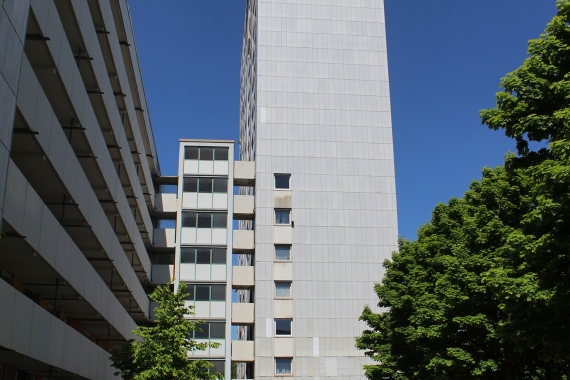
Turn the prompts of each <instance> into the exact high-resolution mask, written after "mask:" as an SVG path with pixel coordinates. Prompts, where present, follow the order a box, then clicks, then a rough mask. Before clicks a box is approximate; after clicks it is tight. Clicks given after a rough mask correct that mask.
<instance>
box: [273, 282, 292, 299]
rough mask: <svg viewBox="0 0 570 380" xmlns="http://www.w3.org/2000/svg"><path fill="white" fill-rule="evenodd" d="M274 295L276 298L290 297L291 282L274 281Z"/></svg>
mask: <svg viewBox="0 0 570 380" xmlns="http://www.w3.org/2000/svg"><path fill="white" fill-rule="evenodd" d="M275 297H277V298H291V283H290V282H276V283H275Z"/></svg>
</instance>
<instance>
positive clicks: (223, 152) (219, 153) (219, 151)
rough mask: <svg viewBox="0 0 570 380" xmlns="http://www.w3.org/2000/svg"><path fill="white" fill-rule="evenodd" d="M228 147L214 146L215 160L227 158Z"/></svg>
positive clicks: (225, 159)
mask: <svg viewBox="0 0 570 380" xmlns="http://www.w3.org/2000/svg"><path fill="white" fill-rule="evenodd" d="M228 151H229V149H228V148H216V158H215V160H216V161H227V160H228Z"/></svg>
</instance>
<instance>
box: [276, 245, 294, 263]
mask: <svg viewBox="0 0 570 380" xmlns="http://www.w3.org/2000/svg"><path fill="white" fill-rule="evenodd" d="M277 247H287V248H289V259H288V260H278V259H277ZM273 250H274V252H275V255H274V256H273V261H274V262H276V263H290V262H291V261H293V246H292V245H287V244H275V245H274V249H273Z"/></svg>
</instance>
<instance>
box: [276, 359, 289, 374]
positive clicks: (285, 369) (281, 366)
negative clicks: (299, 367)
mask: <svg viewBox="0 0 570 380" xmlns="http://www.w3.org/2000/svg"><path fill="white" fill-rule="evenodd" d="M292 368H293V359H291V358H278V359H275V374H276V375H278V376H287V375H292V372H293V371H292Z"/></svg>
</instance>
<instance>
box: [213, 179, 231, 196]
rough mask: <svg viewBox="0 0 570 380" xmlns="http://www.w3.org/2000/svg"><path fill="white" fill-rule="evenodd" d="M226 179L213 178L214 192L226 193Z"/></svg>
mask: <svg viewBox="0 0 570 380" xmlns="http://www.w3.org/2000/svg"><path fill="white" fill-rule="evenodd" d="M227 192H228V180H227V179H225V178H216V179H215V180H214V193H227Z"/></svg>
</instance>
